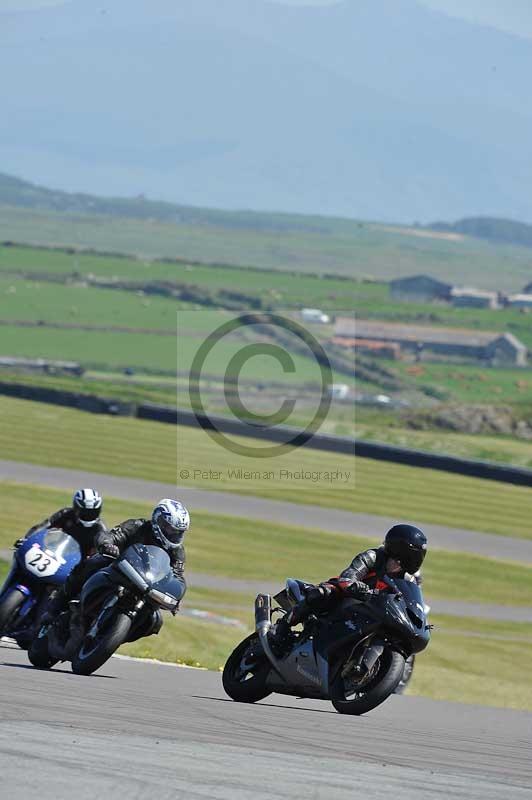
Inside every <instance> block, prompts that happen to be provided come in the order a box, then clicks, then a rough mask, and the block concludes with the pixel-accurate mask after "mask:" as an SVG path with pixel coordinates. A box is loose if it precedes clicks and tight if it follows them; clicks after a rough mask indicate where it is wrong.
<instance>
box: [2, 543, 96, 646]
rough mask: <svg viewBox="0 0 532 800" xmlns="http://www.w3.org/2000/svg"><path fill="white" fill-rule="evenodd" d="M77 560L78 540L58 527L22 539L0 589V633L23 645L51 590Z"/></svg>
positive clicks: (79, 557)
mask: <svg viewBox="0 0 532 800" xmlns="http://www.w3.org/2000/svg"><path fill="white" fill-rule="evenodd" d="M80 561H81V550H80V547H79V544H78V543H77V542H76V540H75V539H73V538H72V536H69V535H68V533H65V532H64V531H62V530H60V529H59V528H41V529H40V530H38V531H36V532H35V533H33V534H32V535H31V536H29V537H28V538H27V539H23V540H22V542H21V543H20V545H19V546H18V547H17V549H16V550H15V552H14V554H13V562H12V565H11V569H10V571H9V574H8V576H7V578H6V580H5V582H4V585H3V587H2V589H1V591H0V636H10V637H11V638H13V639H15V641H16V642H17V644H18V645H19V647H22V648H23V649H27V648H28V647H29V645H30V643H31V641H32V639H33V636H34V633H35V631H36V623H37V622H38V619H39V617H40V615H41V614H42V612H43V610H44V608H45V607H46V604H47V602H48V598H49V596H50V594H51V592H52V591H53V589H55V588H56V587H57V586H61V585H62V584H63V583H64V582H65V581H66V579H67V577H68V576H69V574H70V572H71V571H72V570H73V568H74V567H75V566H76V564H78V563H79V562H80Z"/></svg>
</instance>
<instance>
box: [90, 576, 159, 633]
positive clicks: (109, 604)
mask: <svg viewBox="0 0 532 800" xmlns="http://www.w3.org/2000/svg"><path fill="white" fill-rule="evenodd" d="M124 591H125V590H124V588H123V587H122V586H119V587H118V591H117V592H116V594H114V595H113V596H112V597H110V598H109V600H107V601H106V602H105V603H104V605H103V608H102V609H101V610H100V612H99V613H98V615H97V616H96V619H95V620H94V622H93V623H92V625H91V627H90V628H89V630H88V632H87V636H91V637H95V636H96V635H97V633H98V631H99V629H100V628H101V627H103V625H105V623H106V622H107V618H108V617H109V616H111V614H112V612H113V611H114V610H115V607H116V605H117V603H119V601H120V600H121V598H122V596H123V595H124ZM145 605H146V601H145V600H144V598H141V599H140V600H138V601H137V602H136V603H135V605H134V606H133V608H128V609H123V613H124V614H127V616H128V617H130V619H131V621H132V624H134V623H135V620H136V618H137V617H138V615H139V614H140V612H141V611H142V609H143V608H144V606H145Z"/></svg>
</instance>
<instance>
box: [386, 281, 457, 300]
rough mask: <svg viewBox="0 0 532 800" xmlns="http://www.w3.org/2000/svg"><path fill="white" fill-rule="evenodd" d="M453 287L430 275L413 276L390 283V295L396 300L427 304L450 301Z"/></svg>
mask: <svg viewBox="0 0 532 800" xmlns="http://www.w3.org/2000/svg"><path fill="white" fill-rule="evenodd" d="M452 288H453V287H452V286H451V285H450V284H449V283H444V282H443V281H439V280H437V279H436V278H431V277H430V275H413V276H411V277H409V278H397V279H396V280H393V281H390V294H391V296H392V298H393V299H394V300H400V301H402V302H405V301H406V302H409V303H425V302H429V303H430V302H432V301H433V300H443V301H445V300H449V298H450V295H451V290H452Z"/></svg>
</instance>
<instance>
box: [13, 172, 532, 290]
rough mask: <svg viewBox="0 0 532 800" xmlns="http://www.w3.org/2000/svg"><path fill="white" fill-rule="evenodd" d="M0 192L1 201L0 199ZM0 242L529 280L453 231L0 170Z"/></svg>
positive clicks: (511, 283)
mask: <svg viewBox="0 0 532 800" xmlns="http://www.w3.org/2000/svg"><path fill="white" fill-rule="evenodd" d="M7 201H9V203H10V205H3V203H5V202H7ZM58 209H59V210H58ZM96 211H97V213H96ZM1 241H10V242H25V243H29V244H37V245H48V246H50V245H51V246H57V245H62V246H64V247H74V248H81V249H94V250H98V251H112V252H115V253H127V254H132V255H135V256H138V257H141V258H149V259H152V258H157V257H163V258H164V257H167V258H171V259H175V258H180V259H185V260H190V261H198V262H207V263H212V264H217V265H223V264H234V265H240V266H245V267H248V266H251V267H255V268H259V269H266V270H272V269H273V270H280V271H283V272H288V273H294V274H298V273H311V274H315V275H318V276H322V275H337V276H345V277H349V278H356V279H359V280H372V281H374V280H384V281H386V280H390V279H391V278H396V277H400V276H406V275H414V274H420V273H424V274H428V275H433V276H435V277H439V278H442V279H445V280H448V281H451V282H452V283H457V284H463V283H464V280H467V282H468V283H471V284H473V285H477V286H479V287H483V288H488V289H489V288H493V289H501V290H505V291H519V290H521V289H522V288H523V286H525V285H526V284H527V283H529V282H530V281H531V280H532V255H531V253H530V250H529V249H526V248H517V247H512V246H507V245H495V244H492V243H489V242H485V241H482V240H480V239H476V238H472V237H467V236H463V235H459V234H449V233H445V232H437V231H428V230H425V229H421V228H407V227H401V226H397V225H396V226H391V225H379V224H377V223H371V222H359V221H357V220H347V219H339V218H333V217H316V216H312V217H309V216H304V215H289V214H271V215H270V214H261V213H258V212H225V211H216V210H211V209H202V208H193V207H189V206H176V205H172V204H167V203H157V202H150V201H147V200H141V199H137V200H131V199H116V200H113V199H108V198H99V197H97V196H92V195H83V194H68V193H65V192H59V191H53V190H48V189H42V188H40V187H36V186H33V185H31V184H27V183H25V182H22V181H18V180H16V179H12V178H4V176H0V242H1ZM272 286H273V284H272V281H271V279H268V280H267V281H266V282H265V285H264V289H265V290H266V292H270V291H271V290H272ZM335 305H336V303H335Z"/></svg>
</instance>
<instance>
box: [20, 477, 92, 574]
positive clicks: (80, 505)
mask: <svg viewBox="0 0 532 800" xmlns="http://www.w3.org/2000/svg"><path fill="white" fill-rule="evenodd" d="M102 508H103V501H102V498H101V497H100V495H99V494H98V492H96V491H95V490H94V489H78V491H77V492H76V493H75V494H74V497H73V499H72V505H71V506H68V507H66V508H60V509H59V511H56V512H55V513H54V514H51V515H50V516H49V517H47V519H45V520H43V521H42V522H39V524H38V525H33V526H32V527H31V528H30V529H29V531H28V532H27V534H26V535H25V536H24V539H27V538H28V536H32V535H33V534H34V533H35V532H36V531H38V530H40V529H41V528H60V529H61V530H63V531H65V533H68V534H69V536H72V538H73V539H75V540H76V542H77V543H78V544H79V547H80V550H81V558H82V561H83V560H85V559H86V558H88V557H89V556H91V555H92V554H93V553H95V552H96V540H97V538H98V536H100V535H101V534H102V533H105V532H106V531H107V526H106V524H105V522H104V521H103V519H102V518H101V513H102ZM22 541H24V540H23V539H17V541H16V542H15V547H17V546H18V545H19V544H21V542H22Z"/></svg>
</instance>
